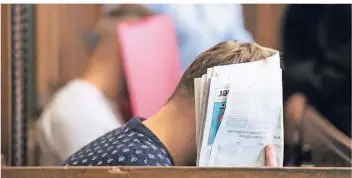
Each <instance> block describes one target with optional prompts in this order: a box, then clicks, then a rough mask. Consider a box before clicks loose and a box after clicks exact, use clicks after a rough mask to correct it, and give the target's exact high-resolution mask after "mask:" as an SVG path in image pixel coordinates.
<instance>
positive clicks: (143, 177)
mask: <svg viewBox="0 0 352 178" xmlns="http://www.w3.org/2000/svg"><path fill="white" fill-rule="evenodd" d="M351 171H352V169H351V168H199V167H163V168H161V167H160V168H157V167H4V168H2V170H1V176H2V177H3V178H27V177H28V178H49V177H50V178H81V177H84V178H108V177H115V178H121V177H128V178H230V177H231V178H281V177H282V178H350V177H351Z"/></svg>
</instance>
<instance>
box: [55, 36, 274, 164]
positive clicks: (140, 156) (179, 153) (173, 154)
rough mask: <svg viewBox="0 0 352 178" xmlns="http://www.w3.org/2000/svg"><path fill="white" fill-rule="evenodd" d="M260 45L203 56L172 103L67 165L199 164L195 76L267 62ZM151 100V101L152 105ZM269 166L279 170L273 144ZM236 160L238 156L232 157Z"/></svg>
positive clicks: (221, 47)
mask: <svg viewBox="0 0 352 178" xmlns="http://www.w3.org/2000/svg"><path fill="white" fill-rule="evenodd" d="M269 56H270V53H269V52H268V51H267V50H266V49H265V48H262V47H261V46H259V45H258V44H256V43H238V42H235V41H228V42H221V43H219V44H217V45H215V46H213V47H212V48H210V49H208V50H206V51H205V52H203V53H202V54H200V55H199V56H198V57H197V58H196V59H195V60H194V61H193V63H192V64H191V65H190V66H189V67H188V68H187V69H186V71H185V72H184V74H183V76H182V77H181V79H180V82H179V84H178V86H177V87H176V89H175V91H174V93H173V94H172V96H171V97H170V98H169V100H168V102H167V103H166V104H165V105H164V106H163V107H162V108H161V109H160V110H159V111H158V112H157V113H156V114H154V115H153V116H151V117H150V118H148V120H145V118H138V117H136V118H133V119H132V120H130V121H129V122H128V123H127V124H125V125H124V126H123V127H120V128H117V129H114V130H112V131H110V132H107V133H106V134H104V135H102V136H101V137H99V138H98V139H96V140H95V141H93V142H91V143H89V144H88V145H86V146H84V147H83V148H81V149H79V150H78V151H77V152H76V153H74V154H73V155H71V156H70V157H69V158H68V159H67V160H66V161H64V162H63V163H62V164H61V165H63V166H175V165H177V166H187V165H195V162H196V155H197V153H196V130H195V128H196V127H195V122H196V121H195V112H194V111H195V109H194V107H195V102H194V83H193V82H194V78H198V77H201V76H202V75H203V74H205V73H206V72H207V69H208V68H211V67H214V66H219V65H228V64H237V63H246V62H252V61H258V60H262V59H266V58H267V57H269ZM151 102H152V101H151ZM266 157H267V158H266V160H267V166H277V163H276V156H275V152H274V150H273V147H272V146H270V145H269V146H267V150H266ZM233 159H236V158H233Z"/></svg>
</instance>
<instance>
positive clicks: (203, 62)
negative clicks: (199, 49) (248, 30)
mask: <svg viewBox="0 0 352 178" xmlns="http://www.w3.org/2000/svg"><path fill="white" fill-rule="evenodd" d="M272 55H273V52H271V51H268V50H266V49H265V48H263V47H261V46H260V45H258V44H257V43H238V42H237V41H227V42H220V43H218V44H216V45H215V46H213V47H211V48H210V49H208V50H206V51H204V52H203V53H202V54H200V55H199V56H198V57H196V59H195V60H194V61H193V63H192V64H191V65H190V66H189V67H188V68H187V70H186V71H185V72H184V74H183V75H182V77H181V80H180V82H179V84H178V86H177V88H176V90H175V92H174V94H173V95H172V96H171V98H170V99H172V98H173V97H175V96H176V95H177V94H178V92H179V91H180V90H181V89H183V90H186V91H187V93H188V94H189V96H191V97H193V96H194V83H193V82H194V78H199V77H202V75H203V74H206V73H207V69H208V68H211V67H214V66H221V65H228V64H238V63H246V62H253V61H258V60H265V59H266V58H268V57H270V56H272Z"/></svg>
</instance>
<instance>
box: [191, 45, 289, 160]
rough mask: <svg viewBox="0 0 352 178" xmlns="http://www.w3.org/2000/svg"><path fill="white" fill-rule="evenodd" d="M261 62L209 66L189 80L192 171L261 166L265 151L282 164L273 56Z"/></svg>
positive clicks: (279, 78) (279, 91)
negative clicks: (193, 151)
mask: <svg viewBox="0 0 352 178" xmlns="http://www.w3.org/2000/svg"><path fill="white" fill-rule="evenodd" d="M266 50H268V51H269V52H270V53H271V54H272V55H271V56H270V57H269V58H267V59H263V60H259V61H255V62H249V63H242V64H231V65H224V66H215V67H213V68H209V69H208V70H207V74H204V75H203V76H202V77H201V78H195V79H194V85H195V87H194V90H195V113H196V137H197V139H196V140H197V149H198V150H197V154H198V155H197V165H198V166H265V147H266V146H267V145H268V144H272V145H273V146H275V150H276V156H277V163H278V165H279V166H282V164H283V98H282V70H281V67H280V55H279V52H278V51H276V50H272V49H267V48H266Z"/></svg>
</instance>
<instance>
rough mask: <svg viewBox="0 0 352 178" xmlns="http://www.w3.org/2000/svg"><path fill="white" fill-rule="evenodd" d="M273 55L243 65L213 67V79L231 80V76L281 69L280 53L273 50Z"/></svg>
mask: <svg viewBox="0 0 352 178" xmlns="http://www.w3.org/2000/svg"><path fill="white" fill-rule="evenodd" d="M272 53H273V55H272V56H270V57H268V58H267V59H265V60H260V61H255V62H248V63H241V64H231V65H224V66H215V67H213V73H212V76H211V77H217V78H219V79H221V80H231V76H234V77H237V75H235V74H242V73H245V72H248V71H257V70H263V69H267V68H270V69H272V68H274V69H276V68H277V69H279V68H280V65H281V62H280V55H279V54H280V53H279V52H278V51H274V50H273V52H272Z"/></svg>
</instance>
